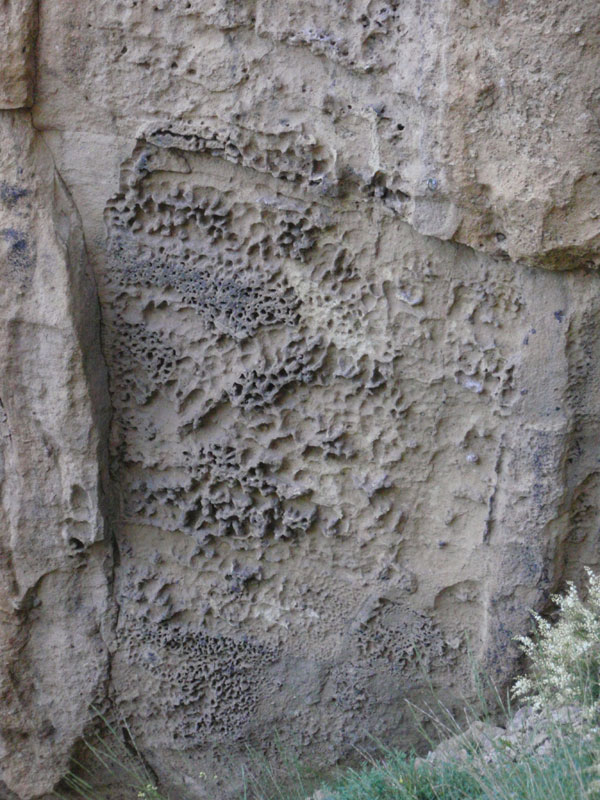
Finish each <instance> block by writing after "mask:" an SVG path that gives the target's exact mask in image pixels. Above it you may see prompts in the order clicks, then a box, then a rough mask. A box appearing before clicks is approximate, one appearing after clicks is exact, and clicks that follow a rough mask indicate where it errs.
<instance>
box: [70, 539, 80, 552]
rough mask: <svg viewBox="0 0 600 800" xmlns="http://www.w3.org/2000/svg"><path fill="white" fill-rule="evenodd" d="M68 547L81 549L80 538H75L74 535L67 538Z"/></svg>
mask: <svg viewBox="0 0 600 800" xmlns="http://www.w3.org/2000/svg"><path fill="white" fill-rule="evenodd" d="M69 547H70V548H71V550H83V542H82V541H81V540H80V539H76V538H75V537H74V536H71V538H70V539H69Z"/></svg>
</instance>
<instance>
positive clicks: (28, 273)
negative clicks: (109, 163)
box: [0, 111, 110, 797]
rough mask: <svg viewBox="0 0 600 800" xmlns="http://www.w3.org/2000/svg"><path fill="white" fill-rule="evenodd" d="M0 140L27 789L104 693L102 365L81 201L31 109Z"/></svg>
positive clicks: (11, 561)
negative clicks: (58, 168)
mask: <svg viewBox="0 0 600 800" xmlns="http://www.w3.org/2000/svg"><path fill="white" fill-rule="evenodd" d="M0 141H1V142H2V146H1V151H0V170H1V174H2V183H1V184H0V248H1V250H0V253H1V256H0V270H1V280H0V362H1V369H0V654H1V660H0V708H1V712H0V796H1V795H2V786H3V785H5V788H8V789H10V790H12V791H13V792H15V793H16V794H17V796H19V797H30V796H37V795H39V794H41V793H42V792H43V791H45V790H48V789H49V788H50V787H51V786H52V784H53V783H54V782H56V781H57V780H58V779H59V778H60V777H61V776H62V775H63V774H64V772H65V770H66V769H67V767H68V764H69V755H70V752H71V748H72V746H73V744H74V743H75V742H76V741H77V739H78V738H79V736H80V735H81V732H82V730H83V727H84V725H85V722H86V719H87V714H88V709H89V705H90V703H91V702H92V701H94V700H96V701H97V699H98V698H99V697H102V696H103V695H104V692H105V686H104V684H105V682H106V677H107V668H108V654H107V649H106V637H105V636H103V635H102V627H103V620H104V619H105V618H106V616H107V609H108V605H107V600H108V591H107V587H108V575H107V564H106V560H107V557H108V556H109V555H110V553H107V551H106V548H105V545H104V539H105V532H104V519H103V512H102V489H101V472H102V464H106V460H105V459H104V458H103V457H102V451H103V450H104V449H105V447H104V446H103V444H102V441H101V439H100V437H99V433H100V430H101V428H100V427H99V425H100V421H99V420H97V419H96V412H95V410H94V400H98V399H99V397H100V395H101V391H102V384H101V381H102V372H101V371H100V369H99V367H100V365H99V363H98V360H97V359H98V355H99V353H98V342H97V336H96V331H95V328H96V325H97V301H96V299H95V296H94V291H93V285H92V283H91V280H90V276H89V273H88V270H87V267H86V256H85V248H84V244H83V238H82V232H81V225H80V221H79V218H78V215H77V212H76V210H75V208H74V206H73V204H72V202H71V200H70V199H69V197H68V194H67V192H66V190H65V187H64V186H63V185H62V183H61V181H60V179H59V178H58V176H57V175H56V172H55V169H54V165H53V162H52V158H51V155H50V153H49V152H48V150H47V148H46V147H45V145H44V144H43V142H42V141H41V139H40V137H39V136H38V135H37V134H36V133H35V131H34V130H33V128H32V126H31V122H30V119H29V114H28V113H27V112H24V111H20V112H17V113H13V114H10V115H8V114H1V113H0ZM100 407H101V406H100V404H96V408H98V409H99V408H100Z"/></svg>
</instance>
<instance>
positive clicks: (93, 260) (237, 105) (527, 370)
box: [0, 0, 600, 798]
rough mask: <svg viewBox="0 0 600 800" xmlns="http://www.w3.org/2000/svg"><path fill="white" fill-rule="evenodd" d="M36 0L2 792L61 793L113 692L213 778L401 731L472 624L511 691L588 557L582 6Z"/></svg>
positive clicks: (8, 164)
mask: <svg viewBox="0 0 600 800" xmlns="http://www.w3.org/2000/svg"><path fill="white" fill-rule="evenodd" d="M17 8H18V4H14V3H8V5H7V4H6V3H4V6H0V13H2V14H4V18H3V19H5V20H8V22H6V23H5V22H3V25H4V26H5V27H6V26H7V25H11V26H13V27H14V25H15V19H16V17H15V13H16V12H15V9H17ZM28 8H29V7H25V6H23V7H22V17H21V19H22V31H23V32H24V33H23V36H25V35H26V34H25V32H26V31H28V30H33V29H34V28H35V27H37V28H38V29H39V34H38V40H37V75H36V82H35V95H34V102H33V107H32V109H31V117H30V116H29V114H28V112H25V111H22V110H21V111H12V112H11V111H5V112H4V117H2V122H3V124H4V125H5V127H6V130H7V131H10V134H6V135H5V134H3V137H2V139H1V140H0V166H1V169H2V174H1V175H0V180H1V181H2V183H0V201H1V203H2V205H1V207H0V208H1V212H0V213H1V216H0V236H1V238H2V240H3V241H4V251H3V255H2V270H3V276H4V277H3V279H2V292H3V295H2V297H4V296H6V301H5V300H2V315H3V320H5V322H3V326H4V329H5V333H3V334H2V335H3V336H4V340H5V342H6V344H5V346H4V348H3V349H2V351H1V352H2V356H1V357H2V358H3V359H4V361H3V366H4V370H3V375H2V386H1V387H0V388H1V392H0V397H2V402H3V405H4V408H5V411H6V418H7V422H6V423H1V424H4V425H5V430H6V431H7V432H6V435H5V440H6V441H7V442H8V444H7V445H6V446H5V449H6V453H7V455H5V456H4V463H5V465H8V466H5V471H4V475H5V477H4V482H3V484H2V491H3V496H2V514H3V515H4V517H3V520H4V519H5V520H6V521H5V522H4V521H3V523H2V529H1V531H0V533H1V535H2V541H5V542H6V543H5V544H4V545H3V547H4V548H5V550H4V552H5V553H6V564H7V567H6V570H7V579H6V580H4V579H3V586H6V587H7V591H8V594H9V595H10V596H9V598H8V605H7V608H8V610H9V616H8V617H7V620H8V621H7V622H6V625H7V626H9V627H7V628H6V630H7V634H6V639H5V640H3V642H4V641H5V642H6V643H5V644H4V643H3V645H2V647H3V652H4V655H3V658H4V664H5V665H7V666H5V667H3V669H5V673H0V674H1V675H2V676H3V678H2V679H3V680H4V681H5V683H6V685H7V686H8V685H10V682H11V681H13V682H14V681H15V680H16V679H17V678H18V679H19V680H22V681H27V680H34V679H35V685H36V690H35V691H34V690H33V689H31V688H29V684H27V687H28V688H27V689H26V691H24V692H23V693H22V694H21V695H17V694H16V693H15V694H13V695H12V697H13V700H11V702H12V703H13V705H12V706H9V708H10V709H11V711H10V714H11V715H12V716H11V722H10V726H9V727H10V732H9V734H7V735H5V738H4V741H5V744H4V750H3V751H2V752H1V753H0V770H1V771H0V776H2V780H3V781H4V783H5V784H6V786H7V791H8V790H10V791H12V792H15V793H16V794H17V795H18V796H19V797H21V798H30V797H34V796H39V795H41V794H43V792H44V791H49V790H50V789H51V788H52V785H53V784H54V782H55V781H56V779H57V777H58V776H59V775H60V772H61V770H64V768H65V764H66V760H67V757H68V753H69V752H70V750H71V748H72V747H73V745H74V743H75V741H76V739H77V737H78V736H79V735H80V734H81V731H82V729H83V726H84V725H85V723H86V719H87V717H86V708H87V707H88V706H89V704H90V703H92V702H96V701H99V700H101V699H102V698H103V697H104V696H105V695H106V696H108V697H109V698H110V699H111V700H112V701H113V702H114V704H115V706H116V707H117V708H118V709H119V712H120V713H122V714H123V715H125V716H126V717H127V719H128V721H129V723H130V724H131V726H132V729H133V731H134V733H135V735H136V739H137V742H138V745H139V747H140V748H141V750H142V752H143V753H144V756H145V758H146V759H147V762H148V764H149V765H150V766H151V767H152V768H153V769H154V770H155V771H156V773H157V775H158V776H159V778H160V779H161V780H162V781H163V782H164V784H165V786H167V787H170V788H173V787H177V786H179V787H182V788H181V791H184V792H185V794H186V796H187V797H194V798H195V797H203V796H206V795H207V794H208V796H210V797H214V796H215V794H218V793H219V792H220V793H221V794H223V795H224V794H225V788H222V789H219V786H217V787H214V786H209V787H207V785H206V781H203V780H202V779H201V778H199V777H198V776H199V773H200V772H205V773H207V774H210V775H213V774H216V775H218V776H220V778H219V780H222V779H225V778H227V781H226V785H227V787H228V788H229V789H230V790H232V791H235V784H234V782H232V780H231V775H232V774H239V769H238V766H237V764H236V760H237V761H238V762H239V759H240V758H243V754H244V747H245V745H246V743H247V742H248V741H251V742H253V743H254V744H255V745H258V746H263V747H265V748H267V749H268V748H269V747H270V746H271V743H272V734H273V731H274V730H275V729H277V730H279V731H280V732H282V733H283V734H284V735H285V737H286V738H287V740H288V742H289V743H291V744H301V745H302V746H303V747H304V748H306V750H307V752H312V753H313V755H315V754H316V755H318V757H320V758H321V759H322V760H323V761H324V762H332V761H334V760H335V759H336V758H339V757H340V756H343V755H344V753H346V752H347V751H348V750H349V749H350V748H351V747H352V745H353V744H355V743H357V742H358V741H360V740H361V739H362V738H363V737H364V735H365V732H366V731H368V732H370V733H372V734H375V735H386V736H387V737H395V739H396V740H397V741H399V742H401V741H405V742H406V741H409V740H410V737H411V735H412V733H411V727H410V715H405V713H404V710H403V709H404V702H403V701H404V698H406V697H414V696H415V694H416V693H418V691H419V689H420V687H421V685H422V680H423V679H422V670H423V667H425V668H426V669H427V670H428V671H429V673H430V678H431V680H432V681H433V683H434V685H436V686H438V687H440V688H442V689H443V690H444V691H446V692H447V693H448V694H449V695H452V693H453V692H458V691H460V690H462V689H464V688H465V682H466V676H467V673H468V666H467V665H468V656H467V652H466V651H467V642H470V645H471V648H472V649H473V650H474V652H475V653H476V654H477V656H478V657H479V658H480V660H481V661H482V662H483V663H484V664H485V665H486V666H487V668H488V669H489V670H490V672H491V673H492V674H493V676H494V677H495V678H496V679H498V680H503V679H505V678H506V677H507V676H508V675H510V673H511V670H512V668H513V665H514V660H515V657H516V653H515V650H514V648H512V644H511V641H512V637H513V636H514V635H516V634H517V633H520V632H522V631H523V630H524V629H525V628H526V627H527V624H528V609H529V608H530V607H532V606H535V607H540V606H541V605H543V603H544V602H545V600H546V598H547V596H548V592H549V591H551V590H553V589H554V588H556V586H557V585H558V583H559V582H560V581H561V579H563V578H564V577H566V576H568V577H570V578H577V577H578V575H579V570H580V568H581V565H582V564H583V563H588V564H592V565H593V564H597V563H598V562H599V560H600V554H599V551H598V523H597V519H598V512H599V510H600V509H599V505H600V473H599V468H598V464H599V453H598V448H597V426H598V423H599V422H600V419H599V417H600V400H599V398H600V392H599V390H600V326H599V325H598V321H597V320H598V312H599V306H600V299H599V295H598V288H599V287H598V273H597V270H596V268H597V266H598V265H599V263H600V251H599V249H598V246H599V242H600V239H599V236H600V206H599V205H598V202H599V201H598V180H599V178H598V169H599V162H600V153H599V149H600V148H599V145H600V135H599V125H598V100H599V99H600V84H599V83H598V75H600V70H599V67H600V58H599V49H600V19H599V18H598V14H597V2H596V0H578V2H574V1H571V2H565V1H564V0H544V2H541V1H539V2H538V0H534V1H533V2H528V3H522V4H513V3H508V2H502V0H487V2H484V0H472V1H471V2H468V1H467V0H444V1H443V2H442V0H439V1H437V2H427V3H424V2H420V0H407V2H403V3H399V2H397V1H394V0H388V1H387V2H386V0H380V2H374V1H373V0H370V1H368V0H353V1H352V0H347V1H345V2H332V3H323V2H312V1H311V0H301V2H299V1H298V0H288V1H286V2H282V0H277V2H275V0H235V1H234V0H231V1H229V0H215V2H206V0H171V1H170V2H167V0H153V2H150V1H148V2H145V1H142V0H93V2H92V0H78V2H77V3H73V2H72V0H44V2H43V3H41V4H40V5H39V11H38V17H39V19H38V18H35V15H32V14H28V13H27V9H28ZM31 9H33V6H31ZM31 26H33V27H31ZM17 30H21V29H20V28H19V27H18V26H17ZM27 35H29V34H27ZM21 55H23V56H25V55H26V53H25V54H23V53H22V54H21ZM0 58H2V59H4V60H6V61H7V63H8V64H9V65H10V75H13V74H15V75H22V76H26V75H28V74H29V73H28V72H27V70H28V69H29V67H28V66H26V65H25V62H24V61H23V58H21V57H20V56H18V54H16V51H14V52H13V49H11V50H10V52H9V51H7V52H6V53H5V54H3V55H2V56H0ZM28 63H29V62H28ZM19 70H20V71H19ZM7 74H8V73H7ZM11 80H12V79H11ZM0 82H2V83H4V79H3V78H2V80H1V81H0ZM10 87H11V83H10V81H8V80H7V81H6V85H3V87H2V90H3V91H4V92H5V93H9V92H12V96H13V97H17V94H15V92H16V90H13V89H11V88H10ZM18 97H20V99H16V100H14V101H11V102H10V103H6V104H5V105H21V106H24V105H26V104H27V103H28V102H29V100H28V97H27V92H26V91H25V90H21V94H20V95H19V96H18ZM11 143H12V144H11ZM82 234H83V239H84V241H85V248H84V245H83V241H82ZM88 263H89V264H90V266H91V270H92V272H93V277H94V283H92V282H90V279H89V274H88V271H87V264H88ZM540 267H545V268H547V269H540ZM566 270H570V271H566ZM94 284H95V288H94ZM95 292H97V296H96V295H95V294H94V293H95ZM98 301H99V307H100V317H101V320H102V325H101V336H102V355H100V353H99V352H98V337H99V335H100V324H99V322H98V317H97V311H96V304H97V302H98ZM105 370H107V374H108V386H109V391H110V405H111V410H112V417H111V422H110V431H108V429H107V396H106V392H105V389H104V374H105ZM46 441H51V445H49V446H48V447H49V450H48V447H47V446H46ZM11 442H12V444H10V443H11ZM107 447H108V448H109V450H110V453H109V458H110V480H108V479H107V478H106V476H105V468H106V458H107V456H106V448H107ZM11 448H12V449H11ZM15 508H17V511H15V510H14V509H15ZM113 531H114V536H113ZM113 561H114V569H113V567H112V566H111V564H112V563H113ZM13 575H14V576H15V577H14V578H13V577H12V576H13ZM9 578H10V580H9ZM32 587H33V588H32ZM35 587H37V588H35ZM34 589H35V590H34ZM12 598H17V601H16V605H17V608H18V610H14V609H13V606H14V605H15V603H12V605H11V599H12ZM39 600H41V604H40V602H38V601H39ZM3 610H4V605H3ZM2 619H4V618H2ZM2 624H5V623H4V622H3V623H2ZM11 625H12V626H16V630H17V635H15V634H13V633H12V628H11V627H10V626H11ZM71 645H72V646H73V648H74V649H76V650H77V653H78V657H77V659H74V658H73V657H72V656H71V655H70V652H69V647H70V646H71ZM4 675H6V677H4ZM24 676H25V677H24ZM39 687H41V688H39ZM19 697H20V698H21V699H20V700H19ZM13 709H14V710H13ZM46 720H47V721H48V725H49V726H51V728H52V730H53V731H54V733H51V734H48V735H46V734H44V731H45V730H46V728H45V727H44V725H45V721H46ZM48 730H50V728H48ZM26 735H27V738H26V739H22V738H20V737H22V736H26ZM24 742H25V743H24ZM35 759H37V760H39V763H40V764H43V765H44V767H43V769H38V770H33V771H32V770H31V769H30V768H29V769H26V768H25V766H23V765H25V764H28V765H30V764H31V763H34V760H35ZM230 759H233V761H234V765H233V766H232V765H231V763H229V761H230ZM35 763H38V762H37V761H36V762H35ZM222 785H223V787H224V785H225V784H222ZM0 792H1V790H0Z"/></svg>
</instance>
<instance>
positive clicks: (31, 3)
mask: <svg viewBox="0 0 600 800" xmlns="http://www.w3.org/2000/svg"><path fill="white" fill-rule="evenodd" d="M37 5H38V0H2V3H1V4H0V44H1V45H2V46H1V48H0V109H8V108H24V107H26V106H30V105H31V103H32V101H33V80H34V71H35V57H34V54H35V49H34V45H35V36H36V33H37Z"/></svg>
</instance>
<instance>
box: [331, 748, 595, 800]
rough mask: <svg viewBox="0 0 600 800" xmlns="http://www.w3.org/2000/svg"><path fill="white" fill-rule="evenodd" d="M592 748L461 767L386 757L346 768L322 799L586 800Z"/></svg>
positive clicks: (473, 761)
mask: <svg viewBox="0 0 600 800" xmlns="http://www.w3.org/2000/svg"><path fill="white" fill-rule="evenodd" d="M594 751H595V748H594V747H591V746H590V747H587V748H582V747H580V745H579V743H578V742H576V741H573V742H570V743H568V742H564V743H563V746H561V747H560V748H559V749H558V751H557V752H555V753H554V755H553V756H551V757H550V756H529V757H527V758H523V759H520V760H519V761H518V762H516V763H514V762H512V761H509V760H508V759H507V758H506V757H504V758H502V759H501V760H500V761H499V763H497V764H495V765H489V764H485V763H482V762H480V761H478V759H477V757H473V758H472V759H469V760H468V761H467V763H465V764H458V763H456V764H444V765H431V766H430V765H420V766H416V765H415V759H414V758H413V757H410V756H406V755H404V754H402V753H390V754H389V755H388V756H387V757H386V758H385V759H384V760H382V761H381V762H380V763H379V764H371V765H369V766H368V767H365V768H364V769H361V770H348V771H347V772H346V774H345V776H344V777H342V778H341V779H340V780H339V781H338V782H336V783H334V784H333V785H332V786H330V787H323V790H322V791H323V800H325V798H326V800H584V799H586V800H587V798H588V797H590V795H589V794H588V790H589V787H590V785H591V783H592V779H593V778H592V775H591V773H590V772H589V767H590V766H591V765H592V764H593V763H594V760H595V758H594Z"/></svg>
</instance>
